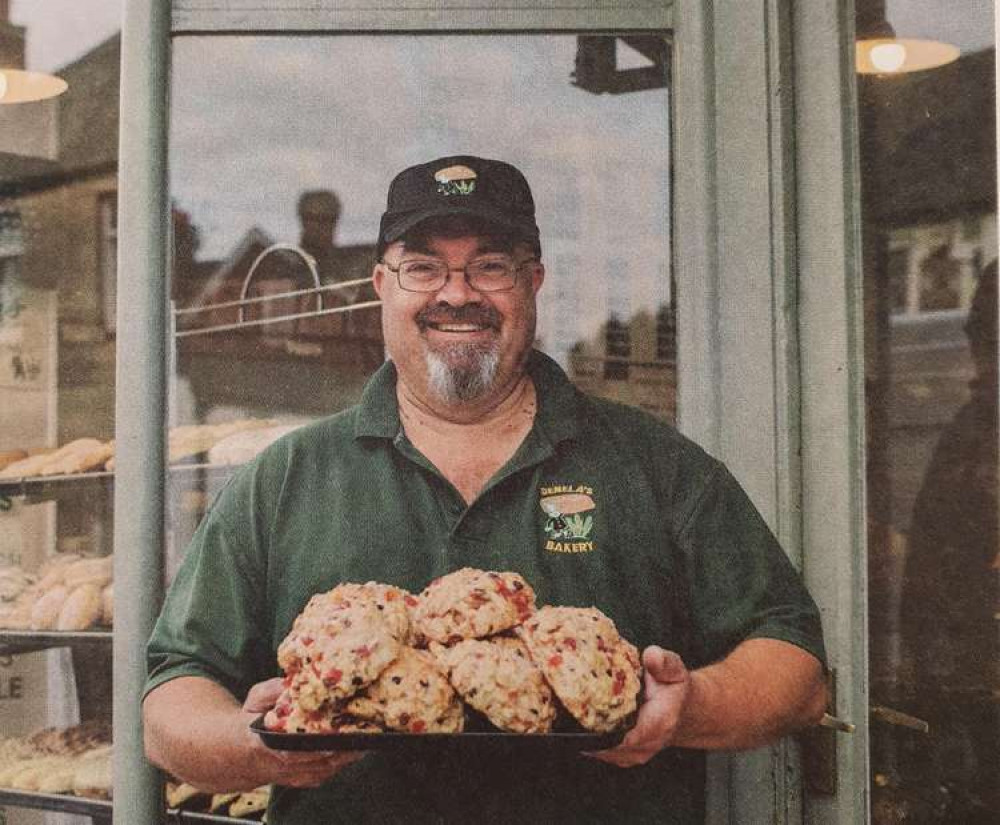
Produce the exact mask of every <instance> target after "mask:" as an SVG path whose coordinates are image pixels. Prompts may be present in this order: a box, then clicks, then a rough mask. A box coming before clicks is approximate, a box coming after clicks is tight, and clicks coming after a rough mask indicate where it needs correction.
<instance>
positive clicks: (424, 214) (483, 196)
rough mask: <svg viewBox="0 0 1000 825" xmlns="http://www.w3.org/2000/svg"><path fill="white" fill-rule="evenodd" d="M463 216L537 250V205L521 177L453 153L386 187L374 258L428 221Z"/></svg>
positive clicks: (497, 164) (499, 163) (495, 164)
mask: <svg viewBox="0 0 1000 825" xmlns="http://www.w3.org/2000/svg"><path fill="white" fill-rule="evenodd" d="M449 215H466V216H470V217H474V218H479V219H481V220H483V221H484V222H486V223H487V224H489V225H495V226H496V227H498V228H499V229H502V230H504V231H506V232H510V233H513V234H514V235H515V236H517V237H518V239H519V240H524V241H525V242H527V243H530V244H532V245H533V246H534V247H535V249H536V250H537V249H539V248H540V245H539V236H538V226H537V225H536V224H535V201H534V200H533V199H532V197H531V189H530V188H529V187H528V182H527V181H526V180H525V179H524V175H522V174H521V172H520V171H519V170H518V169H516V168H515V167H513V166H511V165H510V164H509V163H504V162H503V161H501V160H488V159H487V158H477V157H473V156H472V155H452V156H450V157H446V158H439V159H438V160H432V161H431V162H430V163H421V164H419V165H417V166H411V167H409V168H408V169H404V170H403V171H402V172H400V173H399V174H398V175H396V177H395V178H393V180H392V183H390V184H389V197H388V201H387V203H386V208H385V212H384V213H383V215H382V221H381V224H380V226H379V234H378V248H377V255H378V257H379V258H381V257H382V253H383V252H384V251H385V248H386V247H387V246H388V245H389V244H391V243H393V242H395V241H398V240H399V239H400V238H402V237H403V236H404V235H405V234H406V233H407V232H409V231H410V230H411V229H413V228H414V227H416V226H417V224H419V223H421V222H423V221H425V220H427V219H428V218H437V217H443V216H449Z"/></svg>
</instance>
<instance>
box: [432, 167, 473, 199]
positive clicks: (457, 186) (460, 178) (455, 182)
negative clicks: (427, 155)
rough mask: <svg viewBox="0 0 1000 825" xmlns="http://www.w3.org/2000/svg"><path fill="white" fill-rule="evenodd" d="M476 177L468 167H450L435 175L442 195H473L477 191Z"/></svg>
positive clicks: (439, 170)
mask: <svg viewBox="0 0 1000 825" xmlns="http://www.w3.org/2000/svg"><path fill="white" fill-rule="evenodd" d="M476 177H477V175H476V173H475V172H474V171H473V170H472V169H470V168H469V167H468V166H449V167H448V168H447V169H438V171H437V172H435V173H434V180H436V181H437V185H438V193H439V194H441V195H471V194H472V193H473V192H475V191H476Z"/></svg>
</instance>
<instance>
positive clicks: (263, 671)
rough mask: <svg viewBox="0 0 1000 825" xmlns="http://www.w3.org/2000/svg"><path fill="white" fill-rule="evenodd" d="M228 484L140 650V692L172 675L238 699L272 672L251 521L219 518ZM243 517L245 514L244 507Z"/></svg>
mask: <svg viewBox="0 0 1000 825" xmlns="http://www.w3.org/2000/svg"><path fill="white" fill-rule="evenodd" d="M238 495H239V491H238V489H234V485H229V486H228V487H227V488H226V490H224V491H223V494H222V496H220V499H224V498H228V499H229V501H228V502H223V501H220V500H217V501H216V503H215V505H214V506H213V508H212V510H210V511H209V513H208V515H206V517H205V519H204V520H203V521H202V523H201V525H200V526H199V527H198V529H197V531H196V532H195V535H194V537H193V538H192V540H191V544H190V545H189V547H188V550H187V553H186V555H185V558H184V561H183V563H182V564H181V567H180V569H179V570H178V572H177V576H176V577H175V579H174V581H173V584H172V585H171V587H170V589H169V591H168V592H167V596H166V600H165V601H164V605H163V609H162V611H161V613H160V617H159V619H158V620H157V622H156V625H155V627H154V629H153V634H152V636H151V638H150V640H149V643H148V645H147V647H146V662H147V673H148V677H147V682H146V687H145V693H149V692H150V691H151V690H153V688H155V687H157V686H159V685H161V684H163V683H164V682H167V681H170V680H171V679H176V678H178V677H180V676H202V677H205V678H208V679H211V680H213V681H215V682H218V683H219V684H221V685H222V686H223V687H225V688H226V689H227V690H229V691H230V692H231V693H232V694H233V695H234V696H236V697H237V698H242V697H243V696H244V695H245V694H246V692H247V691H248V690H249V689H250V687H251V686H252V685H253V684H254V683H255V682H257V681H260V680H262V679H264V678H267V677H268V676H271V675H275V674H274V673H272V672H271V671H275V672H276V665H275V664H274V662H273V661H272V660H273V658H274V657H273V655H271V653H270V639H269V633H268V631H267V630H266V628H265V625H264V621H263V619H264V616H265V614H266V610H265V609H264V605H263V604H262V601H263V599H264V598H265V595H264V594H265V593H266V592H267V589H266V563H265V559H266V553H265V552H264V548H263V547H262V546H261V544H262V543H261V542H260V541H259V540H258V538H257V536H256V535H255V530H254V524H253V522H254V520H253V519H252V518H246V519H239V520H238V523H239V525H240V526H239V527H235V526H234V524H235V523H237V522H236V521H233V522H232V523H231V520H229V519H226V518H225V516H224V515H223V512H222V510H223V507H224V506H225V504H226V503H228V504H229V506H230V507H232V505H233V502H232V498H233V497H238ZM246 511H251V512H252V510H251V508H246Z"/></svg>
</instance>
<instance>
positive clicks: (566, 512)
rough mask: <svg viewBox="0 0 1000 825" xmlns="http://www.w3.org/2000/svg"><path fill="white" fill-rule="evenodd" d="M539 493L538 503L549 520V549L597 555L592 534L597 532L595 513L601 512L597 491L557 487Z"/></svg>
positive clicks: (547, 541)
mask: <svg viewBox="0 0 1000 825" xmlns="http://www.w3.org/2000/svg"><path fill="white" fill-rule="evenodd" d="M539 492H540V496H541V498H540V499H539V502H538V503H539V505H541V508H542V510H543V511H544V512H545V515H546V516H548V518H547V519H546V521H545V532H546V534H547V535H548V539H547V540H546V542H545V549H546V550H548V551H549V552H551V553H591V552H593V551H594V549H595V548H594V542H593V541H592V540H591V538H590V533H591V531H592V530H593V529H594V516H593V513H592V512H591V511H593V510H596V509H597V505H596V504H595V503H594V491H593V489H592V488H591V487H587V486H585V485H583V484H576V485H574V484H556V485H553V486H551V487H542V488H541V490H540V491H539Z"/></svg>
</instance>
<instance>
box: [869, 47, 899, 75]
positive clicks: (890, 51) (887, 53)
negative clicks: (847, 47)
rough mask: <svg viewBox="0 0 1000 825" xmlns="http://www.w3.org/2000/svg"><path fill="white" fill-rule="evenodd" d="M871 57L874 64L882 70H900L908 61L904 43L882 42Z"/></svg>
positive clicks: (889, 71) (886, 71)
mask: <svg viewBox="0 0 1000 825" xmlns="http://www.w3.org/2000/svg"><path fill="white" fill-rule="evenodd" d="M870 57H871V61H872V65H873V66H874V67H875V68H876V69H877V70H878V71H880V72H885V73H886V74H889V73H891V72H898V71H899V70H900V69H901V68H902V67H903V64H904V63H905V62H906V47H905V46H904V45H903V44H902V43H880V44H879V45H877V46H875V47H874V48H873V49H872V50H871V52H870Z"/></svg>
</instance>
